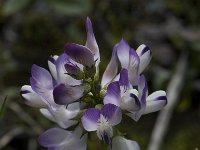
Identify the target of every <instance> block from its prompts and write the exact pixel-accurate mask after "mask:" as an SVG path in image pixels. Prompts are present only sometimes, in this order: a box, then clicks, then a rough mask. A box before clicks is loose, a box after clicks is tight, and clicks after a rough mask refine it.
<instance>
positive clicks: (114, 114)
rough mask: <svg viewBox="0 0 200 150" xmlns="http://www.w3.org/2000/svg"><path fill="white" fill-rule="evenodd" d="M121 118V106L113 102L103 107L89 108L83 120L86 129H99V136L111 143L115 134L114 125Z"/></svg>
mask: <svg viewBox="0 0 200 150" xmlns="http://www.w3.org/2000/svg"><path fill="white" fill-rule="evenodd" d="M121 119H122V113H121V110H120V108H119V107H117V106H115V105H113V104H106V105H104V106H103V107H102V109H96V108H89V109H87V110H86V112H85V114H84V115H83V117H82V118H81V121H82V124H83V127H84V129H85V130H86V131H89V132H91V131H97V136H98V138H99V139H100V140H103V141H105V142H106V143H107V144H109V145H110V144H111V137H112V136H113V128H112V127H113V126H115V125H117V124H119V123H120V122H121Z"/></svg>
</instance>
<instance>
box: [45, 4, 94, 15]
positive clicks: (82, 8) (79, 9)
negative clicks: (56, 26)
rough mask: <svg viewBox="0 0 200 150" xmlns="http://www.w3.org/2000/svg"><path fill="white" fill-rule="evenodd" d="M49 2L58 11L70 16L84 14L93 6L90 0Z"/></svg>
mask: <svg viewBox="0 0 200 150" xmlns="http://www.w3.org/2000/svg"><path fill="white" fill-rule="evenodd" d="M49 4H50V5H51V6H52V7H53V8H54V9H55V10H56V11H58V12H60V13H63V14H65V15H68V16H74V15H82V14H84V13H87V12H88V11H89V10H90V8H91V7H90V3H89V1H88V0H67V1H64V0H50V1H49Z"/></svg>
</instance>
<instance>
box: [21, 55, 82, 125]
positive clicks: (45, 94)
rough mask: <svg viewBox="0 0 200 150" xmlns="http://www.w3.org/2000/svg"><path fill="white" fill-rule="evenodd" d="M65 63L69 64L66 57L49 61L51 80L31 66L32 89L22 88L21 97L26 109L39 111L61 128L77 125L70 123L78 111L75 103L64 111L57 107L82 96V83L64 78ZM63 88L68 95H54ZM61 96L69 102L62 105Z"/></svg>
mask: <svg viewBox="0 0 200 150" xmlns="http://www.w3.org/2000/svg"><path fill="white" fill-rule="evenodd" d="M55 58H56V59H55ZM66 61H68V59H67V56H66V54H62V55H60V56H59V57H50V59H49V62H48V64H49V66H50V67H49V68H51V69H50V70H51V72H52V76H53V77H52V76H51V74H50V73H49V72H48V71H47V70H46V69H44V68H42V67H39V66H37V65H33V66H32V69H31V74H32V77H31V78H30V83H31V86H29V85H24V86H23V87H22V88H21V94H22V97H23V98H25V100H26V101H25V102H26V103H27V104H28V105H31V106H33V107H39V108H41V113H42V114H43V115H44V116H46V117H47V118H48V119H50V120H52V121H54V122H57V123H58V124H59V125H60V126H61V127H63V128H67V127H69V126H71V125H72V124H75V123H77V121H74V120H71V119H72V118H74V117H75V116H76V115H77V114H78V112H79V110H80V108H79V103H78V102H76V103H72V104H69V105H68V106H67V108H66V107H65V106H64V105H59V104H60V103H62V104H68V103H71V102H74V101H75V100H77V99H78V98H80V97H81V96H82V94H83V90H84V89H83V86H82V85H81V81H78V80H76V79H73V78H72V77H70V76H69V75H67V74H65V72H66V70H65V67H64V65H65V62H66ZM67 81H69V82H67ZM69 84H71V85H69ZM76 84H79V85H76ZM60 87H63V88H62V89H61V88H60ZM66 87H67V88H68V91H67V92H66V91H65V93H64V95H58V93H59V91H58V92H57V90H58V89H61V90H62V91H64V90H66ZM63 89H64V90H63ZM76 91H78V92H76ZM74 93H76V94H74ZM57 95H58V96H57ZM64 96H66V97H67V98H68V99H65V101H64V102H63V101H62V100H63V99H64V98H63V97H64Z"/></svg>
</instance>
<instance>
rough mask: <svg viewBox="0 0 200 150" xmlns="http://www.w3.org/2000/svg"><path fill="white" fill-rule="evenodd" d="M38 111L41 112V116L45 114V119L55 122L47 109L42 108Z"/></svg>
mask: <svg viewBox="0 0 200 150" xmlns="http://www.w3.org/2000/svg"><path fill="white" fill-rule="evenodd" d="M40 112H41V114H42V115H43V116H45V117H46V118H47V119H49V120H51V121H53V122H55V118H54V116H52V114H51V113H50V112H49V110H48V109H46V108H42V109H40Z"/></svg>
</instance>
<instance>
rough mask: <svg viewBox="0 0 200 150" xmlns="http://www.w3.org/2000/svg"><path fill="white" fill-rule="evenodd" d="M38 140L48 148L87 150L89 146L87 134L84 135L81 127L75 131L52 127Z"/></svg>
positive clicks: (49, 149)
mask: <svg viewBox="0 0 200 150" xmlns="http://www.w3.org/2000/svg"><path fill="white" fill-rule="evenodd" d="M38 141H39V143H40V145H42V146H44V147H47V148H48V150H65V149H66V150H86V148H87V144H86V142H87V134H85V135H82V130H81V128H79V127H78V128H76V129H75V130H74V131H67V130H64V129H61V128H51V129H49V130H47V131H46V132H44V133H42V134H41V135H40V137H39V139H38Z"/></svg>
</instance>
